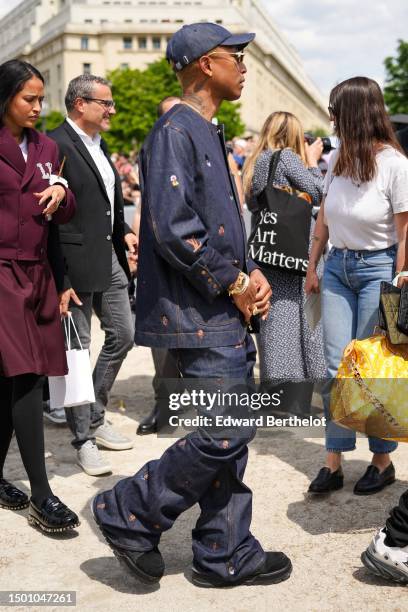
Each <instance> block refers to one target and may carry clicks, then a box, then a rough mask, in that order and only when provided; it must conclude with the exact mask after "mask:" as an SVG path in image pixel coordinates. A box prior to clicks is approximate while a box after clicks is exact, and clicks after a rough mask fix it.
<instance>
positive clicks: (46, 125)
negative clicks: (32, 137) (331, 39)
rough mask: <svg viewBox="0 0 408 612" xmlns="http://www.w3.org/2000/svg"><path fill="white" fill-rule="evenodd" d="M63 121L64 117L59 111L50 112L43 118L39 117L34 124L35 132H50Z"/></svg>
mask: <svg viewBox="0 0 408 612" xmlns="http://www.w3.org/2000/svg"><path fill="white" fill-rule="evenodd" d="M63 121H64V115H63V114H62V113H60V112H59V111H51V112H49V113H48V115H46V116H45V117H41V118H40V119H39V120H38V121H37V123H36V124H35V127H36V128H37V130H40V131H46V132H50V131H51V130H54V129H55V128H56V127H58V126H59V125H61V123H62V122H63Z"/></svg>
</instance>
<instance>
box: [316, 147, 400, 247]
mask: <svg viewBox="0 0 408 612" xmlns="http://www.w3.org/2000/svg"><path fill="white" fill-rule="evenodd" d="M337 156H338V153H337V152H336V153H335V154H334V155H332V157H331V159H330V162H329V168H328V171H327V174H326V179H325V184H324V190H323V192H324V195H325V196H326V199H325V204H324V212H325V215H324V222H325V223H326V225H327V226H328V229H329V240H330V242H331V243H332V245H333V246H334V247H337V248H339V249H344V248H347V249H352V250H355V251H365V250H367V251H377V250H381V249H386V248H388V247H390V246H392V245H393V244H396V242H397V233H396V229H395V223H394V214H396V213H402V212H407V211H408V159H407V158H406V157H405V156H404V155H402V154H401V153H399V151H397V150H396V149H394V148H392V147H390V146H387V147H385V148H384V149H383V150H382V151H379V152H378V153H377V174H376V176H375V177H374V179H373V180H372V181H369V182H368V183H360V184H358V183H354V182H353V181H352V180H351V179H350V178H346V177H343V176H334V175H333V174H332V170H333V167H334V164H335V163H336V160H337Z"/></svg>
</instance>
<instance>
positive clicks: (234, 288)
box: [228, 272, 249, 295]
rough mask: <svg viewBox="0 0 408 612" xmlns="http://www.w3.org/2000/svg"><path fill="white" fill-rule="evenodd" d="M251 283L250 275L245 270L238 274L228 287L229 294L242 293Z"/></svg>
mask: <svg viewBox="0 0 408 612" xmlns="http://www.w3.org/2000/svg"><path fill="white" fill-rule="evenodd" d="M248 285H249V276H248V274H245V272H240V273H239V274H238V278H237V280H236V281H235V282H234V283H232V284H231V285H230V286H229V287H228V295H242V293H244V292H245V291H246V290H247V288H248Z"/></svg>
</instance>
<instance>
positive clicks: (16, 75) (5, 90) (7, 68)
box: [0, 59, 44, 124]
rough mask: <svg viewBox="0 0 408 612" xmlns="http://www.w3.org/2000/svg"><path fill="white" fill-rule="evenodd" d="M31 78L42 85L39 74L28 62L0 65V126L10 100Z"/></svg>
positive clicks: (9, 61) (12, 61)
mask: <svg viewBox="0 0 408 612" xmlns="http://www.w3.org/2000/svg"><path fill="white" fill-rule="evenodd" d="M33 77H37V79H40V81H42V82H43V83H44V77H43V76H42V74H41V72H40V71H39V70H37V68H34V66H32V65H31V64H29V63H28V62H23V61H22V60H18V59H12V60H8V61H7V62H4V64H1V65H0V124H2V123H3V117H4V115H5V114H6V112H7V108H8V105H9V104H10V102H11V100H12V99H13V98H14V96H15V95H16V94H18V92H19V91H20V90H21V89H22V88H23V87H24V83H26V82H27V81H29V80H30V79H32V78H33Z"/></svg>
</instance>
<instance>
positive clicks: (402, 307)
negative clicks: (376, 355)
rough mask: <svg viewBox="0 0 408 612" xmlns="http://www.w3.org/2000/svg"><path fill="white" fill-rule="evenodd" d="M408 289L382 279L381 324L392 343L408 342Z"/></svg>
mask: <svg viewBox="0 0 408 612" xmlns="http://www.w3.org/2000/svg"><path fill="white" fill-rule="evenodd" d="M407 297H408V293H407V290H406V289H404V290H403V291H402V290H401V289H399V288H398V287H394V285H392V284H391V283H387V282H385V281H382V283H381V289H380V308H379V324H380V327H381V329H383V330H384V331H385V332H386V334H387V336H388V338H389V340H390V342H391V344H408V334H407V332H408V326H407V319H408V309H407V306H408V304H407V301H408V300H407Z"/></svg>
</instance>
